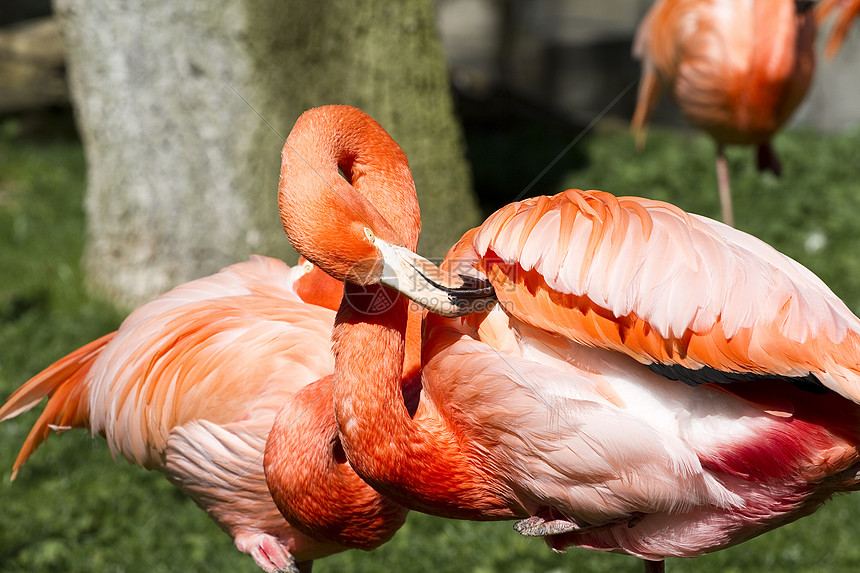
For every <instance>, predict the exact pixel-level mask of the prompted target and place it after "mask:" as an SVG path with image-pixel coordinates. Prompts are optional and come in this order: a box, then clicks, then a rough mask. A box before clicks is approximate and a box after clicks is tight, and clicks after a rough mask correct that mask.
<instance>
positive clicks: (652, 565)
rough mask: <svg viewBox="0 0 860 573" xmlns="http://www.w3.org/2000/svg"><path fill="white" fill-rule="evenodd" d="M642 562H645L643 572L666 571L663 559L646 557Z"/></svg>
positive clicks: (659, 572)
mask: <svg viewBox="0 0 860 573" xmlns="http://www.w3.org/2000/svg"><path fill="white" fill-rule="evenodd" d="M644 562H645V573H665V572H666V562H665V561H663V560H660V561H649V560H648V559H644Z"/></svg>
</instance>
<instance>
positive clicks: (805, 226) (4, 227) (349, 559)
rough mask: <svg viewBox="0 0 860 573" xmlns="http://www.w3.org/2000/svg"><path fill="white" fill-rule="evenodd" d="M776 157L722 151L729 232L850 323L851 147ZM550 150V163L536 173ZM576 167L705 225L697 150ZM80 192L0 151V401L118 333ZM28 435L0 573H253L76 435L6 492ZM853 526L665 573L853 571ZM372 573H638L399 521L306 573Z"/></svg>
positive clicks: (811, 139)
mask: <svg viewBox="0 0 860 573" xmlns="http://www.w3.org/2000/svg"><path fill="white" fill-rule="evenodd" d="M0 128H2V126H0ZM2 133H3V129H0V134H2ZM777 148H778V150H779V151H780V152H781V156H782V159H783V164H784V169H785V174H784V176H783V178H782V179H776V178H774V177H772V176H770V175H762V174H759V173H756V172H755V170H754V169H753V161H752V155H751V153H750V152H749V151H748V150H744V149H739V150H731V151H732V152H731V153H730V161H731V169H732V173H733V176H734V187H735V201H736V211H737V223H738V226H740V227H741V228H742V229H744V230H746V231H749V232H752V233H754V234H756V235H758V236H760V237H762V238H764V239H766V240H767V241H769V242H771V243H772V244H774V245H775V246H777V247H778V248H779V249H781V250H783V251H785V252H787V253H788V254H790V255H791V256H793V257H795V258H797V259H799V260H800V261H801V262H803V263H804V264H806V265H807V266H809V267H810V268H812V269H813V270H814V271H815V272H816V273H818V274H819V275H820V276H821V277H822V278H823V279H824V280H825V281H826V282H827V283H828V284H830V285H831V286H832V287H833V288H834V290H835V291H836V292H837V293H838V294H839V295H840V296H842V297H843V298H844V299H845V300H846V301H847V302H848V304H849V305H850V306H851V307H852V308H853V309H855V311H856V310H858V309H860V255H858V254H857V253H856V249H855V246H856V245H858V244H860V219H858V216H857V214H858V213H860V176H858V175H860V174H858V171H857V168H856V157H857V150H858V149H860V132H857V133H854V134H851V135H845V136H838V137H828V136H822V135H817V134H813V133H805V132H790V133H787V134H785V135H783V136H781V137H780V138H779V139H778V140H777ZM558 151H559V150H557V149H548V150H547V152H546V154H545V157H546V158H547V161H549V160H550V159H551V158H552V157H554V156H555V154H556V153H557V152H558ZM577 151H578V153H579V155H580V156H582V155H583V154H584V156H585V157H586V158H587V159H586V162H587V166H586V167H584V168H582V169H578V170H576V171H569V172H568V173H567V175H566V179H565V186H567V187H581V188H598V189H603V190H606V191H611V192H613V193H615V194H618V195H645V196H650V197H654V198H658V199H664V200H668V201H671V202H674V203H676V204H678V205H680V206H682V207H684V208H686V209H688V210H692V211H695V212H699V213H703V214H706V215H710V216H716V215H717V214H718V212H719V211H718V209H719V207H718V203H717V196H716V184H715V178H714V171H713V146H712V144H711V143H710V141H709V140H707V139H706V138H704V137H701V136H690V135H685V134H677V133H670V132H661V131H659V130H657V131H654V132H652V134H651V135H650V137H649V141H648V145H647V147H646V148H645V150H644V151H642V152H638V151H636V150H635V149H634V147H633V144H632V142H631V140H630V138H629V136H628V135H627V133H626V131H625V130H623V129H612V128H604V129H602V130H600V131H599V132H598V133H597V134H596V135H595V136H592V137H591V138H589V139H588V140H586V141H583V142H582V143H581V144H580V147H579V148H578V150H577ZM537 155H538V156H539V154H537ZM577 163H578V164H579V163H581V161H578V162H577ZM542 167H543V165H536V166H535V170H534V171H535V172H538V171H540V169H541V168H542ZM525 179H528V180H530V178H528V177H526V178H525ZM83 188H84V164H83V155H82V152H81V149H80V147H79V145H78V144H77V143H75V142H73V141H54V142H50V141H48V142H45V141H41V142H33V141H28V140H26V139H23V138H16V137H15V136H14V134H11V135H10V134H7V135H0V398H5V396H7V395H8V394H9V393H10V392H11V391H12V390H13V389H14V388H16V387H17V386H19V385H20V384H22V383H23V382H24V381H25V380H26V379H27V378H28V377H29V376H31V375H33V374H34V373H36V372H37V371H38V370H39V369H41V368H43V367H44V366H46V365H48V364H49V363H50V362H51V361H53V360H55V359H56V358H58V357H60V356H62V355H63V354H65V353H67V352H69V351H71V350H73V349H75V348H77V347H78V346H80V345H82V344H84V343H86V342H88V341H90V340H92V339H93V338H95V337H97V336H99V335H100V334H103V333H105V332H107V331H109V330H111V329H113V328H115V327H116V326H117V325H118V323H119V321H120V319H121V316H120V314H119V313H118V312H117V311H116V310H114V309H113V308H112V307H111V306H110V305H109V304H107V303H105V302H104V301H100V300H97V299H94V298H92V297H90V296H88V295H87V293H86V292H85V290H84V288H83V286H82V276H81V270H80V268H79V264H78V263H79V259H80V255H81V249H82V247H83V237H84V227H83V215H82V209H81V198H82V193H83ZM563 188H564V186H563V187H561V188H559V189H558V190H561V189H563ZM810 235H815V236H818V237H823V238H824V244H823V246H820V243H821V241H820V240H819V246H820V248H818V246H816V245H810V244H809V237H810ZM35 418H36V415H35V413H33V412H31V413H29V414H27V415H25V416H22V417H20V418H18V419H16V420H13V421H10V422H6V423H4V424H2V425H0V571H3V572H6V571H10V572H11V571H15V572H18V571H20V572H25V571H26V572H28V573H32V572H48V571H51V572H54V571H63V572H64V573H75V572H85V571H86V572H90V571H130V572H131V571H147V572H149V571H165V572H167V571H170V572H175V571H204V570H205V571H209V572H218V571H225V572H226V571H247V572H253V571H257V569H256V566H255V565H254V564H253V562H252V561H251V559H250V558H248V557H245V556H243V555H241V554H240V553H239V552H238V551H236V550H235V549H234V548H233V546H232V543H231V542H230V540H229V538H228V537H227V536H226V535H225V534H223V533H222V532H221V531H220V530H218V528H217V527H216V526H215V525H214V524H212V523H211V522H210V521H209V520H208V518H207V517H206V516H205V515H204V514H203V512H202V511H200V510H199V509H198V508H197V507H196V506H195V505H194V504H193V503H191V502H190V501H188V500H187V499H185V498H184V497H183V496H182V495H180V494H179V493H177V492H176V490H175V489H174V488H173V487H172V486H170V485H169V484H168V483H167V481H166V480H165V479H164V478H163V477H162V476H161V475H160V474H158V473H156V472H147V471H144V470H141V469H140V468H136V467H132V466H130V465H128V464H126V463H125V462H123V461H119V462H116V463H114V462H113V461H112V460H111V457H110V454H109V452H108V450H107V447H106V446H105V444H104V441H103V440H101V439H92V438H91V437H90V436H89V435H88V434H86V433H84V432H80V431H77V432H69V433H67V434H64V435H62V436H60V437H52V438H51V439H49V440H48V441H47V442H46V443H45V444H44V445H43V446H42V447H40V448H39V450H38V451H37V452H36V453H35V455H34V456H33V458H32V459H31V460H30V461H29V462H28V464H27V465H26V466H25V467H24V468H23V470H22V471H21V473H20V475H19V476H18V479H17V480H16V481H15V482H14V483H10V482H9V476H10V474H11V465H12V461H13V460H14V457H15V455H16V453H17V450H18V448H19V447H20V444H21V443H22V441H23V440H24V437H25V436H26V433H27V431H28V430H29V427H30V426H31V425H32V423H33V422H34V421H35ZM858 516H860V496H857V495H855V496H842V497H839V498H837V499H836V500H834V501H833V502H831V503H829V504H828V505H827V506H825V507H824V508H823V509H822V510H821V511H819V512H818V513H816V514H815V515H813V516H811V517H809V518H805V519H803V520H800V521H799V522H796V523H794V524H791V525H789V526H787V527H783V528H781V529H779V530H777V531H775V532H772V533H769V534H767V535H764V536H761V537H759V538H756V539H754V540H752V541H750V542H748V543H745V544H743V545H741V546H739V547H736V548H732V549H729V550H725V551H722V552H718V553H715V554H712V555H709V556H706V557H703V558H699V559H695V560H671V561H670V562H669V565H668V567H669V568H670V570H671V571H673V572H681V571H696V572H711V571H724V572H725V571H760V570H764V569H770V570H776V571H809V572H813V571H820V572H841V571H845V572H848V571H856V570H858V567H860V544H857V542H856V538H857V535H858V534H860V527H858V526H857V525H855V524H854V523H853V522H854V521H855V520H856V519H857V518H858ZM385 570H402V571H414V572H424V571H426V572H433V573H440V572H447V571H452V572H453V571H463V572H474V573H483V572H495V571H500V572H501V571H505V572H511V571H512V572H523V573H525V572H543V573H547V572H553V571H574V570H576V571H583V572H588V573H599V572H608V571H621V572H624V571H631V572H632V571H640V570H641V564H640V563H639V562H638V561H637V560H635V559H632V558H629V557H626V556H620V555H611V554H600V553H595V552H588V551H584V550H571V551H569V552H568V553H567V554H566V555H557V554H554V553H552V552H551V551H550V550H549V549H548V548H547V547H546V546H545V545H544V544H543V543H542V542H541V541H539V540H529V539H525V538H522V537H520V536H519V535H517V534H516V533H514V532H513V531H512V530H511V524H510V523H469V522H458V521H446V520H441V519H436V518H432V517H427V516H424V515H418V514H413V515H412V516H411V517H410V518H409V521H408V522H407V524H406V525H405V526H404V528H403V529H402V530H401V532H400V533H398V535H397V536H396V537H395V538H394V540H392V541H391V542H390V543H388V544H387V545H385V546H384V547H382V548H380V549H378V550H376V551H374V552H371V553H363V552H348V553H343V554H340V555H337V556H333V557H331V558H328V559H325V560H322V561H320V562H319V563H317V564H316V566H315V571H317V573H325V572H365V571H366V572H370V571H385Z"/></svg>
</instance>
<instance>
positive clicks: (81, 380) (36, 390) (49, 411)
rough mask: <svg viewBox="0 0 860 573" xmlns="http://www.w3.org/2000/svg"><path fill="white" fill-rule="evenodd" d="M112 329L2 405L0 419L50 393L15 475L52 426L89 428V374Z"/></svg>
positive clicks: (28, 407)
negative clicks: (87, 380) (87, 381)
mask: <svg viewBox="0 0 860 573" xmlns="http://www.w3.org/2000/svg"><path fill="white" fill-rule="evenodd" d="M115 334H116V333H115V332H112V333H110V334H107V335H105V336H102V337H101V338H99V339H97V340H94V341H92V342H90V343H89V344H87V345H85V346H82V347H81V348H79V349H77V350H75V351H74V352H72V353H71V354H69V355H67V356H65V357H63V358H61V359H60V360H57V361H56V362H54V363H53V364H51V365H50V366H48V367H47V368H45V369H44V370H43V371H42V372H40V373H39V374H37V375H35V376H34V377H33V378H31V379H30V380H28V381H27V382H26V383H25V384H24V385H23V386H21V387H20V388H18V389H17V390H16V391H15V392H13V393H12V395H11V396H9V399H8V400H6V403H5V404H3V406H0V422H2V421H4V420H8V419H10V418H14V417H15V416H18V415H19V414H22V413H24V412H26V411H28V410H30V409H31V408H33V407H34V406H35V405H36V404H38V403H39V402H40V401H41V400H42V398H44V397H45V396H50V398H49V400H48V403H47V405H46V406H45V409H44V411H43V412H42V414H41V415H40V416H39V419H38V420H36V423H35V424H34V425H33V428H32V429H31V430H30V433H29V434H28V435H27V439H26V440H25V441H24V445H23V446H22V447H21V451H20V452H19V453H18V457H17V458H16V459H15V464H14V466H13V467H12V479H15V476H16V475H17V474H18V469H19V468H20V467H21V466H22V465H24V463H25V462H26V461H27V459H28V458H29V457H30V455H31V454H32V453H33V452H34V451H35V450H36V448H37V447H39V444H41V443H42V442H44V441H45V439H46V438H47V437H48V434H49V433H50V432H51V430H55V431H61V430H65V429H71V428H86V427H87V426H88V424H89V406H88V404H87V389H88V387H87V385H86V383H85V381H86V378H87V374H89V372H90V368H91V367H92V365H93V363H94V362H95V360H96V358H97V357H98V356H99V354H101V351H102V350H103V349H104V347H105V345H107V344H108V343H109V342H110V341H111V340H112V339H113V337H114V335H115Z"/></svg>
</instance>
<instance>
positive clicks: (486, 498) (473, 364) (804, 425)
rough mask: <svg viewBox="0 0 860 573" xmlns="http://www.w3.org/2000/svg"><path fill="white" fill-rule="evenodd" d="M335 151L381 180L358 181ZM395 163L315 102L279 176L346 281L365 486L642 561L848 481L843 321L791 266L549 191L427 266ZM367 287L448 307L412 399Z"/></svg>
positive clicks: (855, 415) (348, 394)
mask: <svg viewBox="0 0 860 573" xmlns="http://www.w3.org/2000/svg"><path fill="white" fill-rule="evenodd" d="M308 123H312V124H313V125H314V126H315V127H314V128H312V129H308V128H307V124H308ZM299 126H301V129H298V128H299ZM299 156H301V157H302V158H303V159H301V160H300V159H299ZM345 165H346V166H349V165H352V166H358V167H357V168H358V169H359V170H360V172H361V173H364V174H371V173H376V174H378V176H380V177H383V176H384V177H389V178H390V180H391V182H392V185H391V188H392V189H400V190H401V193H400V194H399V195H392V194H390V193H387V194H379V193H376V192H375V190H374V189H373V188H372V187H366V188H365V190H364V191H363V192H358V191H357V190H356V189H354V188H353V187H352V186H350V185H349V183H348V182H347V181H345V180H343V179H342V178H339V177H338V175H337V168H338V166H340V167H341V169H342V170H343V169H344V166H345ZM406 170H407V165H406V163H405V157H404V156H403V154H402V152H401V151H400V150H399V148H397V146H396V144H395V143H394V142H393V141H391V139H390V138H388V137H387V135H386V134H385V132H384V131H383V130H382V128H381V127H379V126H378V124H376V123H375V122H374V121H373V120H372V119H370V118H369V117H368V116H366V115H365V114H363V113H361V112H360V111H358V110H355V109H353V108H345V107H327V108H318V109H314V110H311V111H309V112H306V113H305V114H304V115H303V116H302V117H301V118H300V120H299V124H297V129H296V130H294V131H293V133H291V134H290V137H289V138H288V139H287V144H286V146H285V148H284V152H283V165H282V170H281V181H280V194H279V200H280V206H281V217H282V221H283V223H284V228H285V230H286V231H287V234H288V235H289V237H290V239H291V241H292V242H293V245H294V246H295V247H296V248H297V250H298V251H299V252H300V253H302V254H303V255H304V256H306V257H308V259H309V260H311V261H313V262H314V263H315V264H317V265H319V266H320V268H322V269H323V270H325V271H326V272H328V273H329V274H330V275H331V276H333V277H334V278H336V279H338V280H344V281H346V284H345V291H344V300H345V301H347V302H349V303H350V304H343V305H342V306H341V308H340V310H339V312H338V315H337V318H336V320H335V327H334V335H333V351H334V354H335V378H336V384H335V389H334V403H335V415H336V418H337V424H338V428H339V431H340V436H341V443H342V445H343V448H344V452H345V454H346V457H347V458H348V459H349V461H350V463H351V464H352V466H353V468H354V469H355V471H356V472H357V473H358V474H359V475H361V476H362V477H363V478H364V479H365V480H367V481H368V482H369V483H370V484H372V485H373V486H374V487H375V488H376V489H377V490H379V491H381V492H382V493H384V494H386V495H388V496H390V497H392V498H393V499H395V500H397V501H399V502H400V503H402V504H404V505H406V506H407V507H409V508H411V509H416V510H420V511H424V512H428V513H432V514H436V515H441V516H445V517H454V518H462V519H475V520H490V519H511V518H519V519H521V521H520V522H518V524H517V525H516V529H517V530H518V531H519V532H520V533H522V534H525V535H539V536H543V537H544V538H545V540H546V541H547V543H548V544H549V545H550V546H551V547H552V548H554V549H557V550H563V549H564V548H565V547H568V546H571V545H575V546H581V547H586V548H592V549H599V550H605V551H614V552H620V553H626V554H630V555H634V556H637V557H640V558H642V559H644V560H645V563H646V570H648V571H662V570H663V567H664V566H663V559H664V558H665V557H669V556H674V557H693V556H697V555H702V554H704V553H708V552H711V551H716V550H718V549H721V548H724V547H728V546H731V545H734V544H737V543H740V542H743V541H745V540H747V539H749V538H751V537H754V536H756V535H759V534H761V533H764V532H766V531H768V530H770V529H773V528H775V527H778V526H780V525H784V524H786V523H788V522H791V521H793V520H795V519H798V518H799V517H802V516H805V515H808V514H810V513H812V512H813V511H815V509H816V508H817V507H819V506H820V505H821V504H822V503H823V502H825V501H826V500H827V499H829V498H830V497H831V496H832V495H833V494H834V493H837V492H842V491H850V490H854V489H857V488H858V487H860V473H858V470H860V452H858V444H860V407H858V404H857V401H858V398H860V320H858V319H857V318H856V317H855V316H854V315H853V314H852V313H851V312H850V311H849V310H848V309H847V308H846V306H845V305H844V304H843V303H842V302H841V301H840V300H839V299H838V298H837V297H836V296H835V295H834V294H833V293H832V292H831V291H830V290H829V289H828V288H827V287H826V286H825V285H824V284H823V283H822V282H821V281H820V280H819V279H818V278H817V277H815V276H814V275H813V274H812V273H811V272H810V271H809V270H807V269H806V268H804V267H803V266H801V265H800V264H799V263H797V262H795V261H793V260H792V259H789V258H788V257H786V256H784V255H782V254H781V253H779V252H777V251H775V250H774V249H772V248H771V247H769V246H768V245H766V244H765V243H763V242H761V241H759V240H758V239H756V238H754V237H752V236H750V235H748V234H745V233H743V232H740V231H737V230H735V229H733V228H731V227H729V226H727V225H724V224H722V223H719V222H716V221H713V220H710V219H707V218H705V217H700V216H696V215H692V214H688V213H686V212H684V211H681V210H680V209H678V208H676V207H674V206H672V205H669V204H666V203H662V202H658V201H650V200H647V199H640V198H620V199H619V198H615V197H614V196H612V195H609V194H607V193H602V192H598V191H579V190H569V191H566V192H564V193H561V194H559V195H556V196H554V197H536V198H532V199H528V200H526V201H522V202H520V203H513V204H510V205H508V206H506V207H504V208H502V209H500V210H499V211H497V212H496V213H495V214H494V215H492V216H491V217H490V218H489V219H488V220H487V221H486V222H485V223H484V224H483V225H481V226H480V227H478V228H477V229H473V230H472V231H470V232H468V233H467V234H466V235H464V237H463V238H462V239H461V241H460V242H459V243H458V244H457V245H455V246H454V247H453V248H452V249H451V251H450V252H449V254H448V257H447V258H446V262H445V264H444V266H445V267H446V269H447V271H448V274H447V275H445V274H444V273H443V274H439V271H438V269H436V268H435V267H433V266H432V265H431V264H430V263H429V262H427V261H426V260H424V259H421V258H420V257H418V256H417V255H415V254H414V253H413V252H411V251H412V250H414V248H415V246H416V241H417V228H416V226H415V224H416V221H417V205H416V204H415V198H414V197H413V196H412V195H411V193H412V190H411V188H409V187H408V186H405V185H403V186H401V185H399V184H398V183H397V182H398V181H400V180H402V179H403V178H404V177H405V175H404V174H405V172H406ZM345 171H348V169H347V170H345ZM464 275H465V276H468V277H470V278H468V279H464V278H463V276H464ZM446 276H448V277H450V279H446ZM482 279H483V282H482ZM487 282H489V284H490V285H491V287H492V289H491V290H492V292H489V291H490V289H489V288H488V286H487ZM385 287H389V288H392V289H397V290H398V291H400V292H401V293H403V294H404V295H406V296H407V297H409V298H411V299H413V300H415V301H416V302H419V303H420V304H422V305H424V306H426V307H427V308H430V309H431V310H433V311H434V312H437V313H440V314H447V315H449V316H450V315H457V314H464V313H465V314H466V315H465V316H464V317H463V318H443V317H434V316H432V315H431V316H429V317H428V318H427V319H426V320H425V335H424V336H425V337H424V347H423V370H422V376H421V389H420V396H419V399H418V401H417V403H412V404H409V403H406V402H405V401H404V398H403V393H402V389H401V379H402V374H401V368H402V363H403V360H402V354H403V352H404V347H405V345H406V343H405V341H404V339H405V335H404V331H405V325H406V320H407V310H406V309H407V301H406V300H405V299H404V298H403V297H398V298H396V299H394V300H393V301H391V303H390V304H389V305H387V306H386V307H385V308H380V307H379V306H378V305H371V304H368V303H367V301H368V296H367V294H368V293H375V294H376V295H379V294H380V289H383V288H385ZM493 293H494V295H495V296H496V297H497V298H498V304H496V305H495V306H488V307H486V308H484V309H483V310H481V308H480V307H481V304H483V303H487V302H488V301H490V300H491V299H492V295H493Z"/></svg>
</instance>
